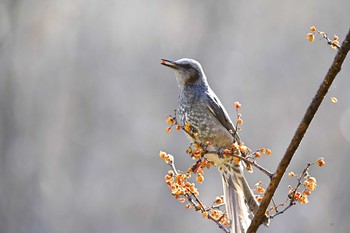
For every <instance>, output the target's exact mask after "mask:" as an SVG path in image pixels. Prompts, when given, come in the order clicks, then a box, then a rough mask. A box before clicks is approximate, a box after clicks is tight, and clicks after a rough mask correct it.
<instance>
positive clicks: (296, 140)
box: [247, 31, 350, 233]
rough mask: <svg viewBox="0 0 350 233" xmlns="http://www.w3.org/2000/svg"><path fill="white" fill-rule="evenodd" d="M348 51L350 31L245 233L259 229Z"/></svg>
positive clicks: (349, 48)
mask: <svg viewBox="0 0 350 233" xmlns="http://www.w3.org/2000/svg"><path fill="white" fill-rule="evenodd" d="M349 50H350V31H349V32H348V34H347V36H346V38H345V40H344V42H343V43H342V45H341V47H340V49H339V50H338V53H337V55H336V56H335V59H334V61H333V63H332V65H331V67H330V68H329V70H328V73H327V75H326V77H325V78H324V80H323V82H322V84H321V85H320V87H319V89H318V91H317V93H316V95H315V97H314V98H313V100H312V102H311V103H310V105H309V107H308V108H307V110H306V113H305V115H304V117H303V119H302V121H301V122H300V124H299V126H298V128H297V130H296V132H295V134H294V136H293V138H292V140H291V142H290V144H289V146H288V148H287V150H286V152H285V154H284V156H283V158H282V160H281V162H280V163H279V165H278V167H277V170H276V172H275V174H274V175H273V177H272V179H271V182H270V184H269V186H268V187H267V190H266V193H265V195H264V197H263V200H262V201H261V204H260V207H259V210H258V212H257V213H256V215H255V217H254V219H253V221H252V223H251V225H250V226H249V228H248V231H247V233H255V232H256V231H257V229H258V228H259V226H260V225H261V224H262V223H263V218H264V216H265V212H266V209H267V208H268V206H269V204H270V202H271V199H272V197H273V195H274V193H275V191H276V189H277V187H278V185H279V183H280V181H281V179H282V176H283V174H284V173H285V171H286V169H287V167H288V165H289V163H290V161H291V160H292V158H293V155H294V153H295V151H296V150H297V148H298V147H299V144H300V142H301V140H302V139H303V137H304V135H305V133H306V130H307V129H308V127H309V125H310V123H311V121H312V119H313V118H314V116H315V114H316V112H317V110H318V108H319V106H320V105H321V103H322V100H323V99H324V97H325V95H326V94H327V92H328V89H329V88H330V86H331V84H332V82H333V81H334V79H335V77H336V76H337V74H338V73H339V71H340V70H341V66H342V64H343V62H344V60H345V57H346V55H347V53H348V52H349Z"/></svg>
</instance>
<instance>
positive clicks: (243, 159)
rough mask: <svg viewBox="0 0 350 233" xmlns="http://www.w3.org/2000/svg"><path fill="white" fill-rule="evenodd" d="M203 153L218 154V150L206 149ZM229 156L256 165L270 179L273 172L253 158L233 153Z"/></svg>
mask: <svg viewBox="0 0 350 233" xmlns="http://www.w3.org/2000/svg"><path fill="white" fill-rule="evenodd" d="M204 154H218V151H206V152H205V153H204ZM230 156H232V157H236V158H239V159H240V160H242V161H244V162H246V163H249V164H251V165H253V166H254V167H256V168H257V169H259V170H260V171H262V172H263V173H265V174H266V175H267V176H268V177H269V178H270V179H272V176H273V173H271V172H270V171H269V170H267V169H266V168H264V167H262V166H260V165H259V164H258V163H257V162H256V161H255V160H249V159H247V158H245V157H243V156H240V155H235V154H230Z"/></svg>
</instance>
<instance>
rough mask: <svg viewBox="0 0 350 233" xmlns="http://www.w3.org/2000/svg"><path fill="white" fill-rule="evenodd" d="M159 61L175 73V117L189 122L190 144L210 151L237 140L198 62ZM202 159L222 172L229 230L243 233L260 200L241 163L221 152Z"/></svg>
mask: <svg viewBox="0 0 350 233" xmlns="http://www.w3.org/2000/svg"><path fill="white" fill-rule="evenodd" d="M161 64H162V65H164V66H167V67H170V68H171V69H172V70H173V71H174V72H175V77H176V80H177V84H178V105H177V108H176V116H175V117H176V121H177V124H179V125H180V126H184V125H186V124H188V125H190V127H191V132H186V131H185V132H186V133H187V134H188V137H189V138H190V140H191V141H192V143H199V144H203V143H205V142H210V148H207V149H208V150H210V151H213V150H214V151H215V150H217V151H219V149H221V150H223V149H229V148H231V146H232V143H235V142H238V143H239V142H240V138H239V135H238V133H237V132H236V129H235V126H234V124H233V123H232V121H231V119H230V117H229V115H228V113H227V111H226V110H225V108H224V106H223V105H222V103H221V102H220V100H219V98H218V97H217V95H216V94H215V93H214V92H213V90H212V89H211V88H210V86H209V84H208V81H207V78H206V75H205V73H204V71H203V68H202V66H201V64H200V63H199V62H198V61H196V60H193V59H189V58H182V59H179V60H177V61H172V60H169V59H161ZM194 133H196V135H195V136H194ZM238 153H240V152H239V151H238ZM204 158H206V159H207V160H208V161H211V162H213V163H214V165H215V166H216V167H217V168H218V170H219V172H220V173H221V177H222V184H223V193H224V201H225V206H226V213H227V215H228V217H229V219H230V222H231V229H230V232H231V233H245V232H246V231H247V229H248V227H249V225H250V223H251V220H252V218H253V217H254V213H256V212H257V210H258V208H259V203H258V201H257V200H256V198H255V195H254V193H253V191H252V190H251V188H250V187H249V184H248V182H247V180H246V179H245V177H244V172H243V165H242V164H241V163H238V164H237V163H235V162H234V160H233V156H229V157H223V156H220V153H207V154H205V155H204Z"/></svg>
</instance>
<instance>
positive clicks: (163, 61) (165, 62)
mask: <svg viewBox="0 0 350 233" xmlns="http://www.w3.org/2000/svg"><path fill="white" fill-rule="evenodd" d="M160 64H162V65H165V66H169V67H170V68H173V69H177V68H178V66H177V65H176V63H175V62H174V61H171V60H167V59H161V60H160Z"/></svg>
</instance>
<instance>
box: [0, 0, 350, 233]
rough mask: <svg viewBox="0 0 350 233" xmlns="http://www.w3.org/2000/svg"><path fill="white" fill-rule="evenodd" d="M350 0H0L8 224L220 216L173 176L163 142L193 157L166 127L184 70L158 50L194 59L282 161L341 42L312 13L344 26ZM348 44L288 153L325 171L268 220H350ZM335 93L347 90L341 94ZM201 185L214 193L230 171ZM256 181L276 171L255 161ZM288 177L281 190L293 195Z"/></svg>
mask: <svg viewBox="0 0 350 233" xmlns="http://www.w3.org/2000/svg"><path fill="white" fill-rule="evenodd" d="M349 9H350V1H347V0H334V1H328V0H318V1H300V0H296V1H277V0H275V1H261V0H258V1H253V2H250V1H232V0H231V1H165V0H162V1H160V0H153V1H140V0H128V1H126V0H125V1H123V0H119V1H118V0H117V1H108V0H102V1H91V0H86V1H79V0H60V1H53V0H48V1H43V0H17V1H14V0H2V1H1V2H0V159H1V160H0V232H1V233H46V232H49V233H55V232H57V233H61V232H63V233H66V232H72V233H73V232H74V233H79V232H84V233H90V232H91V233H94V232H96V233H97V232H106V233H109V232H143V233H145V232H168V233H171V232H221V230H219V229H218V228H217V227H216V226H215V225H214V224H213V223H211V222H210V221H207V220H204V219H202V217H201V216H200V215H199V214H197V213H195V212H193V211H188V210H186V209H185V208H184V205H183V204H179V203H178V201H176V200H175V199H174V198H172V197H171V195H170V192H169V190H168V187H167V186H166V185H165V183H164V175H165V173H166V171H167V170H168V167H166V165H165V164H164V163H163V161H162V160H160V159H159V157H158V153H159V150H166V151H167V152H169V153H172V154H174V155H176V161H177V165H178V167H179V168H182V169H185V168H187V167H188V166H189V164H191V161H190V160H189V159H188V157H186V156H185V153H184V151H185V149H186V147H187V145H188V142H187V140H186V138H185V136H184V135H183V134H182V133H180V132H172V133H170V134H166V133H165V127H166V124H165V123H164V120H165V117H164V115H165V114H167V113H172V110H173V109H174V108H175V106H176V95H177V84H176V81H175V78H174V74H173V73H172V72H171V70H169V69H168V68H166V67H162V66H161V65H160V64H159V63H160V58H169V59H179V58H182V57H191V58H194V59H196V60H199V61H200V62H201V63H202V65H203V67H204V70H205V72H206V74H207V76H208V79H209V83H210V84H211V86H212V88H213V89H214V91H215V92H216V93H217V95H218V96H219V97H220V99H221V101H222V102H223V104H224V105H225V106H226V108H227V110H228V112H229V113H230V115H231V117H232V118H234V116H235V115H234V109H233V107H232V103H233V102H234V101H236V100H239V101H240V102H241V103H242V104H243V107H242V110H241V113H242V114H243V119H244V125H243V131H242V132H241V137H242V138H243V140H244V141H245V142H246V144H248V145H249V146H250V147H252V148H260V147H262V146H265V147H269V148H271V149H272V151H273V155H271V157H269V158H265V157H264V158H263V159H261V161H260V162H261V164H262V165H264V166H266V167H267V168H268V169H270V170H271V171H273V170H274V168H275V166H276V165H277V164H278V162H279V160H280V158H281V157H282V155H283V153H284V151H285V149H286V147H287V145H288V143H289V141H290V139H291V137H292V135H293V133H294V131H295V129H296V126H297V124H298V122H299V121H300V119H301V117H302V115H303V114H304V111H305V109H306V107H307V105H308V104H309V102H310V100H311V98H312V97H313V95H314V93H315V91H316V89H317V87H318V86H319V84H320V82H321V80H322V79H323V77H324V75H325V74H326V72H327V70H328V68H329V66H330V64H331V62H332V60H333V58H334V55H335V51H334V50H332V49H330V48H329V46H327V45H326V44H325V42H324V41H319V40H318V39H316V41H315V42H314V43H312V44H310V43H309V42H308V41H307V40H306V39H305V35H306V33H307V32H308V29H309V27H310V26H312V25H315V26H317V27H318V28H319V29H320V30H324V31H326V32H328V33H329V34H330V35H331V36H332V35H333V33H336V34H337V35H338V36H339V37H340V41H342V39H343V38H344V36H345V34H346V33H347V31H348V30H349V23H350V15H349ZM349 59H350V58H349V57H348V58H347V60H346V61H345V64H344V66H343V70H342V71H341V73H340V74H339V76H338V77H337V80H336V81H335V83H334V85H333V86H332V87H331V89H330V93H329V94H328V95H327V96H326V98H325V101H324V103H323V105H322V106H321V108H320V110H319V112H318V113H317V115H316V117H315V119H314V121H313V122H312V124H311V127H310V129H309V131H308V133H307V134H306V137H305V138H304V140H303V142H302V144H301V146H300V148H299V149H298V151H297V153H296V156H295V158H294V159H293V161H292V165H291V167H290V169H289V171H290V170H293V171H295V172H298V171H301V170H302V169H303V168H304V166H305V164H306V163H308V162H310V161H314V160H316V159H317V158H318V157H319V156H323V157H325V158H326V161H327V166H326V167H324V168H317V167H315V168H313V169H312V170H311V174H312V175H314V176H315V177H316V178H317V180H318V187H317V189H316V191H314V192H313V193H312V195H311V197H310V203H309V204H308V205H298V206H296V207H294V208H292V209H291V210H290V211H288V212H286V213H285V214H283V215H281V216H280V217H278V218H276V219H275V220H273V221H272V223H271V227H270V228H269V229H267V228H265V227H261V228H260V230H259V232H286V233H289V232H348V231H349V230H348V229H349V228H350V221H349V219H350V202H349V187H348V186H349V182H350V178H349V177H350V176H349V153H350V92H349V86H350V77H349V76H350V75H349V74H350V64H349V63H350V60H349ZM331 96H335V97H337V98H338V103H337V104H334V103H332V102H331V101H330V97H331ZM205 179H206V180H205V182H204V184H202V185H198V186H199V188H200V192H201V195H200V197H201V198H202V199H203V200H204V201H205V202H206V203H210V202H211V201H212V200H213V198H214V197H215V196H216V195H219V194H221V192H222V191H221V180H220V177H219V175H218V173H217V171H215V169H210V170H209V171H208V172H206V174H205ZM248 179H249V181H250V182H251V184H254V183H255V182H257V181H258V180H260V179H263V180H265V181H266V177H265V176H264V175H263V174H262V173H260V172H259V171H257V170H256V171H255V173H254V174H253V175H248ZM294 183H295V182H293V180H291V179H290V178H288V177H285V178H284V180H283V183H282V184H281V186H280V189H279V191H278V194H277V196H278V197H277V198H276V200H277V201H282V200H284V198H285V197H286V193H287V185H288V184H294Z"/></svg>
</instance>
